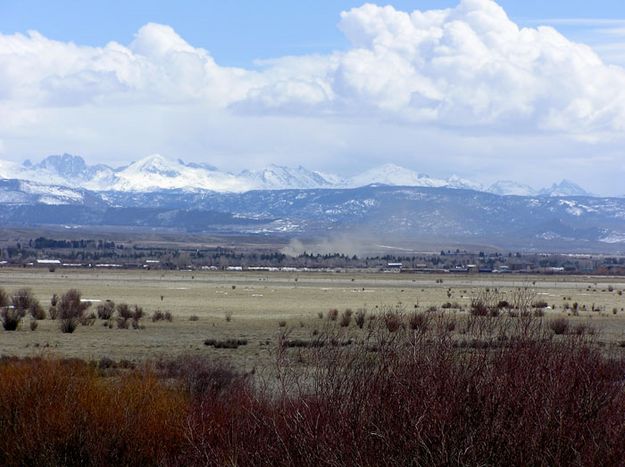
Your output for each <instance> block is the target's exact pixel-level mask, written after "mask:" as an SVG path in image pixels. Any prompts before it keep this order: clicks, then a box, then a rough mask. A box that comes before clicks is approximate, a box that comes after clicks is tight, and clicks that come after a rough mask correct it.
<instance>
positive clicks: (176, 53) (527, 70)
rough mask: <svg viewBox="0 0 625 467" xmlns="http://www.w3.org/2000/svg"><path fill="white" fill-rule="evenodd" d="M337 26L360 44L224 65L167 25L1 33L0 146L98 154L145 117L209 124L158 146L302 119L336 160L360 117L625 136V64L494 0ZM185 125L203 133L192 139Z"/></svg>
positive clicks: (362, 13) (351, 16)
mask: <svg viewBox="0 0 625 467" xmlns="http://www.w3.org/2000/svg"><path fill="white" fill-rule="evenodd" d="M339 28H340V30H341V31H342V32H343V33H344V34H345V36H346V38H347V39H348V41H349V44H350V46H349V47H348V48H347V49H346V50H344V51H336V52H334V53H331V54H325V55H305V56H290V57H277V58H275V59H272V60H267V61H263V62H259V63H257V64H255V65H256V66H254V67H250V68H234V67H225V66H221V65H219V64H218V63H216V61H215V60H214V59H213V57H212V56H211V55H210V54H209V53H208V52H207V51H206V50H204V49H201V48H197V47H194V46H193V45H192V44H189V43H188V42H187V41H186V40H185V39H184V38H182V37H181V36H180V35H179V34H178V33H177V32H176V31H174V29H172V28H171V27H170V26H167V25H160V24H152V23H150V24H146V25H145V26H143V27H142V28H141V29H140V30H139V31H137V33H136V35H135V37H134V39H133V40H132V41H131V42H130V43H129V44H126V45H124V44H120V43H117V42H110V43H108V44H106V45H104V46H102V47H87V46H82V45H79V44H74V43H67V42H60V41H55V40H52V39H50V38H47V37H44V36H42V35H41V34H39V33H38V32H35V31H31V32H28V33H27V34H13V35H2V34H0V138H2V139H3V140H4V141H5V143H6V150H7V151H11V149H12V147H15V144H16V143H15V141H22V140H23V138H25V137H38V138H45V137H46V135H51V134H54V135H56V136H55V137H56V138H61V139H62V138H65V139H66V140H67V141H79V142H80V144H78V146H79V147H80V148H83V152H90V151H91V149H92V148H91V147H90V145H89V144H90V143H89V141H91V145H92V146H95V145H96V144H101V143H102V140H103V137H102V136H100V137H98V136H97V133H98V129H99V128H106V129H107V131H108V132H112V133H115V131H116V130H115V128H116V127H115V125H118V127H117V133H118V134H120V135H121V134H123V135H124V137H126V138H132V134H133V129H134V132H135V138H145V131H143V129H142V128H140V126H141V124H142V123H144V122H146V121H150V122H152V123H154V122H156V123H155V124H156V125H158V124H159V121H160V122H165V121H166V120H167V119H168V118H170V119H171V118H174V117H175V118H176V119H178V120H179V121H184V122H187V123H188V122H191V121H199V122H200V123H199V124H198V123H194V124H190V123H188V124H180V123H178V124H171V125H167V124H165V123H162V124H161V125H160V127H159V132H160V133H159V135H158V137H157V138H155V139H154V140H158V141H163V140H166V139H167V137H168V135H169V136H170V139H175V140H176V141H179V140H181V139H182V140H184V139H185V138H186V139H187V140H188V139H190V138H197V137H198V134H199V133H201V131H202V122H204V123H205V125H206V131H213V132H220V133H221V132H223V125H222V126H220V125H217V124H215V123H214V122H216V121H226V122H231V123H232V122H236V123H232V125H233V127H236V128H237V129H238V130H237V131H245V127H246V123H245V122H248V123H249V125H250V126H249V130H248V131H246V133H247V134H253V133H254V132H253V131H251V125H255V126H256V127H258V125H259V123H258V122H259V118H260V119H262V118H287V119H288V118H290V117H292V116H293V115H296V116H298V117H302V119H303V120H309V121H313V122H314V123H312V124H308V126H306V125H307V124H302V125H301V126H300V127H301V128H318V127H319V126H320V123H319V122H321V121H323V120H324V119H325V120H326V122H328V121H331V122H335V123H336V124H335V126H334V128H336V129H337V130H336V133H337V135H334V136H333V137H335V143H336V147H335V150H336V151H340V150H341V149H345V145H346V144H347V138H346V137H344V133H341V132H342V131H343V128H345V127H344V125H356V126H358V125H360V124H361V123H360V122H363V121H365V122H366V123H365V124H364V125H365V126H363V127H362V128H365V127H366V128H367V129H369V128H372V127H374V126H375V124H376V122H384V124H385V125H397V127H398V128H407V129H408V130H406V131H409V132H412V131H414V129H415V128H421V129H426V128H436V129H437V130H439V131H443V132H445V131H446V132H448V134H450V135H453V134H454V132H456V131H461V132H476V133H475V134H488V133H489V132H490V133H491V134H497V135H499V136H500V137H501V135H505V134H508V135H511V137H513V136H515V135H517V136H518V135H519V134H520V133H528V134H534V135H537V134H538V135H544V134H547V135H549V134H557V135H560V136H561V137H564V138H568V137H571V136H572V137H574V138H576V139H577V140H578V141H579V140H580V139H583V140H586V141H597V140H598V137H599V136H601V137H608V138H618V137H620V133H621V132H622V131H623V130H625V69H623V68H621V67H618V66H612V65H608V64H606V63H604V62H603V61H602V60H601V59H600V58H599V56H598V55H597V54H596V53H595V52H594V51H593V49H591V48H590V47H588V46H586V45H584V44H580V43H575V42H573V41H571V40H569V39H567V38H566V37H565V36H563V35H562V34H560V33H559V32H558V31H557V30H555V29H553V28H550V27H541V26H539V27H535V28H522V27H519V26H518V25H517V24H515V23H514V22H513V21H512V20H511V19H510V18H509V17H508V16H507V15H506V12H505V11H504V10H503V9H502V8H501V7H500V6H499V5H498V4H497V3H496V2H495V1H493V0H461V1H460V3H459V4H458V6H456V7H455V8H449V9H444V10H429V11H418V10H417V11H413V12H405V11H400V10H398V9H396V8H393V7H391V6H384V7H382V6H377V5H374V4H364V5H363V6H361V7H358V8H354V9H352V10H349V11H345V12H343V13H342V14H341V17H340V22H339ZM181 112H182V113H183V114H185V116H184V117H181V116H180V115H181ZM120 114H123V117H120V116H119V115H120ZM220 116H221V117H220ZM107 119H108V120H107ZM328 119H331V120H328ZM109 120H110V121H109ZM133 122H136V123H135V125H136V126H135V127H134V128H133ZM70 123H71V125H74V131H73V132H72V131H70V130H69V129H68V125H69V124H70ZM289 124H292V122H290V123H289ZM121 125H124V127H123V128H122V127H121ZM185 125H186V126H185ZM330 126H332V124H330ZM170 127H171V129H169V128H170ZM189 128H192V129H193V133H187V134H185V131H189V132H190V131H191V130H189ZM168 131H169V132H170V133H168ZM174 131H175V132H176V134H174ZM351 131H352V130H350V132H351ZM35 132H36V134H35ZM304 132H305V131H304V130H302V133H304ZM226 133H232V131H231V132H226ZM279 133H280V132H278V133H277V136H276V137H278V136H279ZM400 133H401V132H400ZM405 134H406V138H409V137H410V136H409V133H405ZM256 143H258V142H255V141H250V143H249V144H250V145H254V144H256ZM19 144H22V143H19ZM163 144H166V143H165V142H164V143H163ZM258 144H260V143H258ZM267 144H268V145H267V147H264V148H257V150H258V151H259V152H263V151H265V152H268V151H270V150H275V148H276V144H275V141H272V142H270V143H267ZM324 144H327V142H324ZM131 146H132V147H135V146H137V147H139V146H140V145H138V144H134V146H133V144H131ZM187 147H188V144H187V145H186V146H185V145H183V146H181V147H180V148H179V149H180V150H181V151H182V150H185V148H187ZM111 149H114V146H113V145H109V146H108V148H107V150H111ZM150 149H151V151H155V152H163V151H162V148H150ZM59 150H62V149H61V148H59ZM285 150H288V151H292V147H291V146H290V147H289V148H287V149H285ZM146 151H147V150H146ZM180 155H181V156H187V155H186V154H180ZM489 157H490V156H489ZM298 162H300V161H298Z"/></svg>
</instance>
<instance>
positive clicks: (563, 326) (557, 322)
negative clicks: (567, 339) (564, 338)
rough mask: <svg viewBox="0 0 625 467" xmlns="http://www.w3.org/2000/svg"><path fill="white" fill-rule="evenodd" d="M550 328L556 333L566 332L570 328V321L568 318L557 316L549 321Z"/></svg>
mask: <svg viewBox="0 0 625 467" xmlns="http://www.w3.org/2000/svg"><path fill="white" fill-rule="evenodd" d="M549 328H550V329H551V330H552V331H553V332H554V334H557V335H561V334H566V333H567V332H568V330H569V321H568V320H567V319H566V318H556V319H554V320H552V321H551V322H550V323H549Z"/></svg>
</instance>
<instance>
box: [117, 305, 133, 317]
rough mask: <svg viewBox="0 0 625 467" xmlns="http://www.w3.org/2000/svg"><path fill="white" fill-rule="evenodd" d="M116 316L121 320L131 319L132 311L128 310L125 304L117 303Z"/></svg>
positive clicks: (128, 307) (128, 306)
mask: <svg viewBox="0 0 625 467" xmlns="http://www.w3.org/2000/svg"><path fill="white" fill-rule="evenodd" d="M116 308H117V316H119V317H120V318H123V319H126V320H127V319H131V318H132V310H131V309H130V305H128V304H127V303H118V304H117V306H116Z"/></svg>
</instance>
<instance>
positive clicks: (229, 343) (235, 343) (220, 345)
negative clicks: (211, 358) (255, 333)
mask: <svg viewBox="0 0 625 467" xmlns="http://www.w3.org/2000/svg"><path fill="white" fill-rule="evenodd" d="M204 345H207V346H212V347H214V348H216V349H238V348H239V346H241V345H247V339H225V340H216V339H206V340H205V341H204Z"/></svg>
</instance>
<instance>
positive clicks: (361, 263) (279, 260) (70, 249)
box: [0, 237, 625, 275]
mask: <svg viewBox="0 0 625 467" xmlns="http://www.w3.org/2000/svg"><path fill="white" fill-rule="evenodd" d="M38 259H56V260H59V261H62V262H65V263H78V264H82V265H83V266H89V265H92V266H93V265H95V264H96V263H98V262H108V263H111V262H114V263H118V264H120V265H122V266H125V267H128V268H133V267H134V268H136V267H150V268H162V269H180V268H191V269H193V268H200V267H211V268H217V269H226V268H229V267H241V268H254V267H275V268H285V267H286V268H311V269H315V268H331V269H332V268H345V269H367V270H380V269H393V270H401V271H404V272H410V271H434V272H436V271H441V272H442V271H450V272H481V273H489V272H520V273H527V272H536V273H559V274H612V275H619V274H625V258H624V257H617V256H603V255H563V254H537V253H520V252H507V253H501V252H483V251H480V252H471V251H466V250H460V249H455V250H442V251H440V252H437V253H420V254H404V255H396V254H388V255H376V256H373V255H369V256H358V255H353V254H351V255H348V254H344V253H339V252H337V253H325V254H320V253H311V252H302V253H301V254H298V255H296V256H292V255H287V254H285V253H284V252H282V251H280V250H279V249H275V248H263V249H261V248H252V247H240V248H237V247H219V246H216V247H203V248H194V247H192V246H189V247H178V246H176V247H173V246H152V245H142V244H124V243H121V242H118V243H116V242H113V241H107V240H94V239H78V240H67V239H51V238H45V237H38V238H35V239H30V240H28V241H27V242H16V243H15V244H12V245H7V246H5V247H4V248H0V261H1V260H4V261H6V262H7V263H8V264H12V265H17V266H19V265H24V264H29V263H33V262H35V261H36V260H38Z"/></svg>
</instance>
